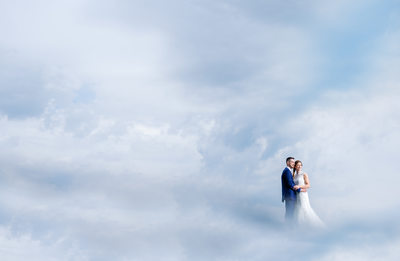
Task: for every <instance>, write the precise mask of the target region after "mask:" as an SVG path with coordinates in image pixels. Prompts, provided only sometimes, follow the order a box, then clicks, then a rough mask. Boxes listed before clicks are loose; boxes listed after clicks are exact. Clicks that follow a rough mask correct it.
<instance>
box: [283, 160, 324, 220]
mask: <svg viewBox="0 0 400 261" xmlns="http://www.w3.org/2000/svg"><path fill="white" fill-rule="evenodd" d="M286 166H287V167H286V168H285V169H284V170H283V172H282V176H281V181H282V202H283V201H285V208H286V213H285V219H286V221H292V220H294V221H296V222H297V223H298V224H301V225H307V226H312V227H323V226H324V223H323V222H322V221H321V219H320V218H319V217H318V216H317V214H315V212H314V210H313V209H312V208H311V205H310V201H309V199H308V194H307V189H308V188H310V182H309V179H308V175H307V173H304V172H303V171H302V167H303V164H302V163H301V161H300V160H297V161H294V158H293V157H289V158H287V159H286Z"/></svg>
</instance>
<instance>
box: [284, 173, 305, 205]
mask: <svg viewBox="0 0 400 261" xmlns="http://www.w3.org/2000/svg"><path fill="white" fill-rule="evenodd" d="M281 181H282V202H283V201H285V200H286V199H292V200H294V199H296V191H297V192H300V191H301V189H298V190H294V189H293V187H294V185H295V184H294V181H293V176H292V172H291V171H290V169H289V168H288V167H286V168H285V169H284V170H283V172H282V176H281Z"/></svg>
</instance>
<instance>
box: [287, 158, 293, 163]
mask: <svg viewBox="0 0 400 261" xmlns="http://www.w3.org/2000/svg"><path fill="white" fill-rule="evenodd" d="M291 159H293V160H294V158H293V157H288V158H286V163H287V162H288V161H289V160H291Z"/></svg>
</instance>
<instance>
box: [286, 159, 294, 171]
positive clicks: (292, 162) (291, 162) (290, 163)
mask: <svg viewBox="0 0 400 261" xmlns="http://www.w3.org/2000/svg"><path fill="white" fill-rule="evenodd" d="M287 164H288V166H289V167H290V168H292V169H293V168H294V159H290V160H289V161H288V162H287Z"/></svg>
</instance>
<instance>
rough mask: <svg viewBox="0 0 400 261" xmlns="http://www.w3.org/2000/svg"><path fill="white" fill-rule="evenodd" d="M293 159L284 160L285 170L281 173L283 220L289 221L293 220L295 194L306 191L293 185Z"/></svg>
mask: <svg viewBox="0 0 400 261" xmlns="http://www.w3.org/2000/svg"><path fill="white" fill-rule="evenodd" d="M293 168H294V158H293V157H288V158H287V159H286V168H285V169H284V170H283V172H282V176H281V181H282V202H283V201H285V209H286V212H285V219H286V221H289V220H291V219H292V218H293V215H294V207H295V204H296V192H300V191H307V190H305V189H302V188H300V186H298V185H295V184H294V181H293V171H294V169H293Z"/></svg>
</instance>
